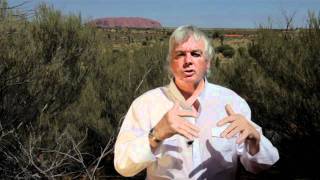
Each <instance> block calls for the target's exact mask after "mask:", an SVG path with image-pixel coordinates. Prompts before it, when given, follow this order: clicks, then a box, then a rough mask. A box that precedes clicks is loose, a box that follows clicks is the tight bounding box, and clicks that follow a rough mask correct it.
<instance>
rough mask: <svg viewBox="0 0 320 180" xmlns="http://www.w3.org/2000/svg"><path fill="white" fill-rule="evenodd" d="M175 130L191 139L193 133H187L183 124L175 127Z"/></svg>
mask: <svg viewBox="0 0 320 180" xmlns="http://www.w3.org/2000/svg"><path fill="white" fill-rule="evenodd" d="M177 132H178V133H179V134H181V135H182V136H184V137H186V138H187V139H189V140H193V139H194V138H193V135H192V134H191V133H189V132H188V131H187V130H186V129H185V128H184V127H183V126H179V127H178V128H177Z"/></svg>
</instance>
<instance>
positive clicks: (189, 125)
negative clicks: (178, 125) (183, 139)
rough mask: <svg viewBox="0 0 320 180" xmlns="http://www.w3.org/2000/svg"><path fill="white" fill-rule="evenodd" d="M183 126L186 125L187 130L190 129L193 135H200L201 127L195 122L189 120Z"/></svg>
mask: <svg viewBox="0 0 320 180" xmlns="http://www.w3.org/2000/svg"><path fill="white" fill-rule="evenodd" d="M182 126H185V127H186V129H187V131H189V132H190V133H191V134H192V135H193V136H195V137H199V132H200V128H199V127H197V126H195V125H194V124H192V123H190V122H188V121H184V123H183V125H182Z"/></svg>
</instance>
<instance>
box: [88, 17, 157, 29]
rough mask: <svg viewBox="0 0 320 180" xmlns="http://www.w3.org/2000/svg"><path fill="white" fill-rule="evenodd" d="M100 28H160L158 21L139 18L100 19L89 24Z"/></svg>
mask: <svg viewBox="0 0 320 180" xmlns="http://www.w3.org/2000/svg"><path fill="white" fill-rule="evenodd" d="M91 24H92V25H95V26H97V27H100V28H115V27H129V28H161V27H162V26H161V24H160V23H159V22H158V21H155V20H151V19H146V18H140V17H110V18H100V19H96V20H94V21H92V22H91Z"/></svg>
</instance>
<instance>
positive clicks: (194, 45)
mask: <svg viewBox="0 0 320 180" xmlns="http://www.w3.org/2000/svg"><path fill="white" fill-rule="evenodd" d="M193 50H201V51H204V41H203V39H202V38H200V39H199V40H197V39H195V38H194V37H193V36H190V37H189V38H188V39H187V40H186V41H184V42H182V43H180V44H177V45H176V46H175V48H174V51H193Z"/></svg>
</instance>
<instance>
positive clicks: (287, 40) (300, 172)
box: [213, 13, 320, 179]
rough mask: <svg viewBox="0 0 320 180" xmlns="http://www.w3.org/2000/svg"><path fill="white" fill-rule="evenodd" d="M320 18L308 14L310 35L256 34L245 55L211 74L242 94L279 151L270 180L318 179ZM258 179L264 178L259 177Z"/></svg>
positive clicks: (305, 31) (304, 31) (301, 32)
mask: <svg viewBox="0 0 320 180" xmlns="http://www.w3.org/2000/svg"><path fill="white" fill-rule="evenodd" d="M319 22H320V18H319V17H316V16H315V15H314V14H313V13H310V14H309V22H308V26H309V27H308V29H301V30H299V31H291V32H279V31H273V30H271V29H260V30H259V31H258V35H257V38H256V39H255V40H254V42H252V43H251V44H250V45H249V47H248V51H249V54H246V53H243V54H241V53H240V56H239V57H238V58H236V59H235V60H234V61H233V62H231V63H229V64H225V66H223V67H222V66H220V68H218V69H217V68H214V72H216V74H215V75H214V77H213V78H214V79H215V80H214V81H216V82H220V83H223V84H225V85H227V86H229V87H230V88H231V89H233V90H235V91H236V92H238V93H240V94H241V95H242V96H243V97H244V98H245V99H246V100H247V101H248V103H249V105H250V106H251V108H252V113H253V115H252V117H253V120H254V121H255V122H257V123H258V124H259V125H260V126H262V127H263V128H264V129H265V134H266V135H267V136H268V137H269V138H270V139H271V141H272V142H273V143H274V144H275V145H276V146H277V147H278V149H279V152H280V159H281V160H280V161H279V163H277V165H276V168H278V169H280V171H281V172H279V171H278V174H275V175H277V176H276V177H273V178H271V179H274V178H277V177H278V178H280V177H279V176H281V177H282V178H284V177H285V178H288V179H295V178H300V177H309V178H316V179H317V178H319V175H318V173H317V168H316V166H314V165H312V164H310V162H318V161H319V160H320V156H319V154H320V149H319V147H320V143H319V141H318V139H319V137H320V131H319V126H320V119H319V117H320V111H319V108H320V93H319V92H320V91H319V82H320V73H319V72H320V71H319V69H320V51H319V49H320V23H319ZM261 178H262V177H261Z"/></svg>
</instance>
